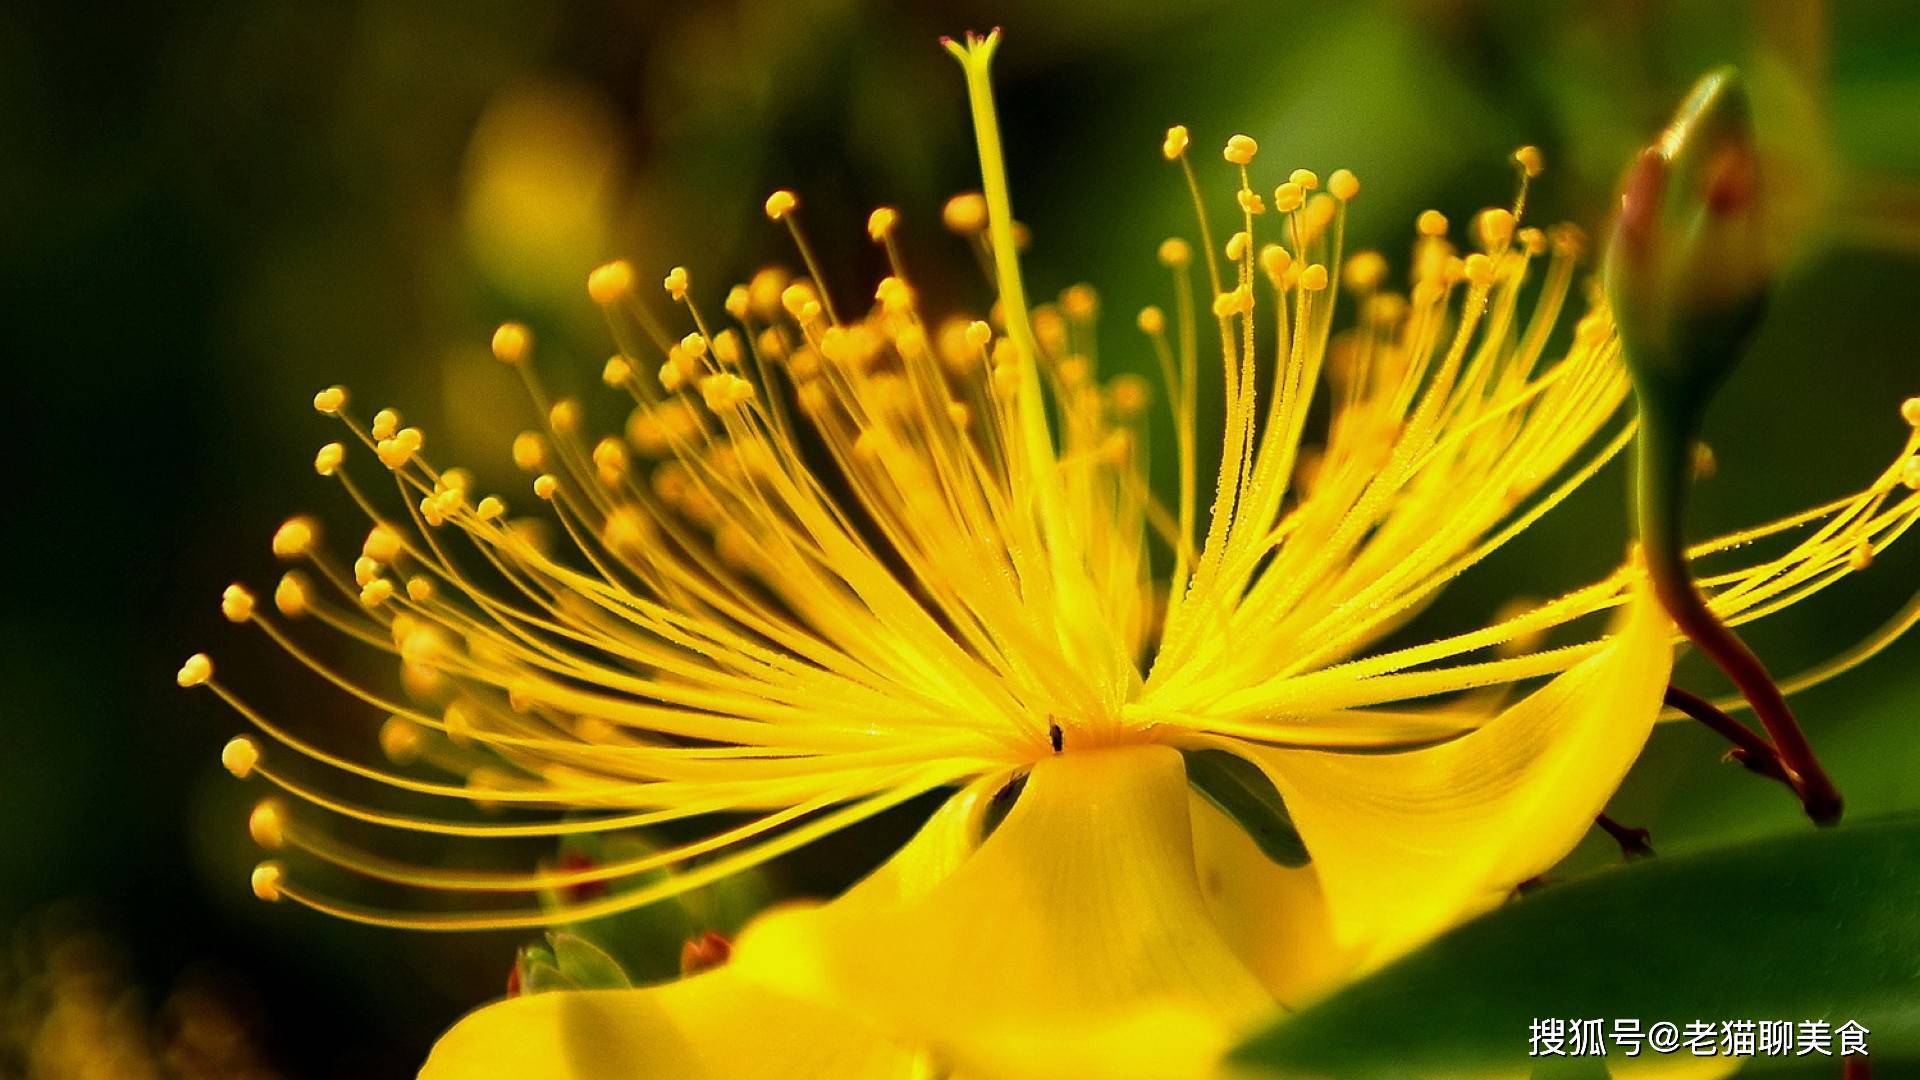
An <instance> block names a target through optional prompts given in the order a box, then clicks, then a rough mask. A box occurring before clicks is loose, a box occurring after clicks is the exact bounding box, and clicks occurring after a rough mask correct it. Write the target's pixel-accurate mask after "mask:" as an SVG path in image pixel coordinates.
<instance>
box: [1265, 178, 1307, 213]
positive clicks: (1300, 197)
mask: <svg viewBox="0 0 1920 1080" xmlns="http://www.w3.org/2000/svg"><path fill="white" fill-rule="evenodd" d="M1306 201H1307V191H1306V189H1305V188H1303V187H1301V186H1300V185H1299V184H1296V183H1294V182H1293V181H1291V180H1289V181H1287V182H1286V183H1284V184H1281V185H1280V186H1279V187H1277V188H1274V189H1273V208H1274V209H1275V210H1278V211H1280V212H1281V213H1283V214H1291V213H1293V212H1294V211H1295V210H1298V209H1300V206H1301V204H1303V203H1305V202H1306Z"/></svg>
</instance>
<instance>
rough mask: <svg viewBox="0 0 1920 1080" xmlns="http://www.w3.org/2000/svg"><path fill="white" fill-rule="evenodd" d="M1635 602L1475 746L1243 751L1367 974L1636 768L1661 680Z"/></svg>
mask: <svg viewBox="0 0 1920 1080" xmlns="http://www.w3.org/2000/svg"><path fill="white" fill-rule="evenodd" d="M1667 634H1668V624H1667V620H1666V618H1665V616H1664V615H1663V614H1662V613H1661V611H1660V608H1659V605H1658V603H1657V602H1656V601H1654V600H1653V599H1652V598H1651V597H1650V596H1648V595H1645V594H1642V595H1638V596H1636V597H1635V599H1634V600H1633V602H1632V604H1631V606H1630V608H1629V610H1628V612H1627V614H1626V616H1625V625H1624V626H1622V627H1621V628H1619V630H1618V631H1617V632H1616V634H1615V636H1614V637H1613V638H1612V640H1611V641H1609V642H1608V644H1607V646H1606V647H1605V648H1604V649H1602V650H1601V651H1600V652H1598V653H1596V654H1595V655H1593V656H1592V657H1590V658H1588V659H1586V660H1584V661H1582V662H1580V663H1579V664H1576V665H1574V666H1573V667H1571V668H1568V669H1567V670H1566V671H1565V672H1563V673H1561V674H1560V675H1559V676H1558V677H1556V678H1555V679H1554V680H1553V681H1552V682H1550V683H1548V684H1546V685H1545V686H1543V687H1541V688H1540V689H1538V690H1536V691H1534V692H1533V693H1532V694H1530V695H1528V696H1527V697H1525V698H1523V699H1521V700H1520V701H1519V702H1517V703H1515V704H1514V705H1512V706H1511V707H1509V708H1508V709H1506V710H1505V711H1504V712H1502V713H1501V714H1500V715H1499V716H1497V717H1495V718H1493V719H1492V720H1491V721H1489V722H1488V723H1487V724H1485V725H1484V726H1482V727H1481V728H1480V729H1479V730H1477V731H1474V732H1471V733H1470V734H1467V735H1463V736H1461V737H1460V738H1458V739H1455V740H1453V741H1452V742H1448V743H1444V744H1441V745H1439V746H1433V747H1428V748H1425V749H1420V750H1412V751H1406V752H1401V753H1389V754H1338V753H1326V752H1322V751H1314V750H1282V749H1274V748H1261V747H1252V746H1247V745H1244V744H1243V745H1242V747H1241V748H1240V751H1239V752H1241V753H1244V754H1246V755H1247V756H1248V757H1249V758H1251V759H1252V760H1254V761H1255V762H1256V763H1257V764H1259V765H1260V766H1261V767H1262V768H1263V769H1265V770H1266V772H1267V774H1268V775H1269V776H1270V777H1271V778H1272V779H1273V782H1274V785H1275V786H1276V787H1278V788H1279V789H1280V793H1281V796H1282V797H1283V798H1284V799H1285V800H1286V804H1287V810H1288V812H1289V813H1290V814H1291V815H1292V817H1293V821H1294V824H1295V826H1296V827H1298V828H1299V830H1300V836H1301V839H1303V840H1304V841H1306V845H1307V850H1308V851H1309V852H1311V853H1312V855H1313V865H1314V868H1315V870H1316V871H1318V873H1319V877H1320V882H1321V885H1322V887H1323V888H1324V889H1325V890H1326V896H1327V901H1328V904H1329V906H1330V908H1331V911H1332V914H1333V923H1334V931H1335V934H1336V936H1337V938H1338V939H1339V941H1340V942H1341V943H1342V944H1343V945H1346V946H1352V947H1357V948H1362V949H1364V950H1365V951H1366V963H1368V964H1370V965H1371V964H1377V963H1381V962H1384V961H1386V960H1388V959H1391V958H1392V957H1393V956H1396V955H1398V954H1399V953H1401V952H1404V951H1405V950H1407V949H1409V948H1411V947H1413V946H1414V945H1417V944H1419V943H1420V942H1422V941H1424V940H1426V939H1427V938H1429V937H1431V936H1432V935H1434V934H1436V933H1438V932H1440V931H1442V930H1444V929H1446V928H1447V927H1449V926H1451V925H1453V924H1454V923H1456V922H1459V921H1460V920H1462V919H1465V918H1469V917H1471V916H1473V915H1475V914H1478V913H1480V912H1481V911H1484V910H1486V909H1488V908H1491V907H1493V906H1494V905H1496V904H1498V903H1500V902H1501V901H1502V900H1503V899H1504V898H1505V897H1506V896H1507V895H1508V893H1509V891H1510V890H1511V889H1512V888H1513V886H1514V885H1516V884H1517V883H1519V882H1521V881H1524V880H1526V879H1527V878H1530V877H1533V876H1535V875H1537V874H1539V873H1542V872H1544V871H1545V870H1546V869H1547V868H1549V867H1551V866H1552V865H1553V864H1554V863H1555V862H1558V861H1559V860H1560V858H1561V857H1562V856H1564V855H1565V854H1566V853H1567V852H1568V851H1569V850H1571V849H1572V848H1573V846H1574V845H1575V844H1576V843H1578V842H1579V841H1580V838H1581V837H1582V836H1584V835H1585V834H1586V832H1587V830H1588V829H1589V828H1590V827H1591V826H1592V824H1593V819H1594V816H1595V815H1596V814H1598V813H1599V812H1600V811H1601V809H1602V808H1603V807H1604V806H1605V805H1606V800H1607V798H1608V797H1609V796H1610V795H1611V794H1612V793H1613V791H1614V789H1615V788H1616V787H1618V786H1619V783H1620V780H1621V778H1622V777H1624V776H1625V775H1626V772H1627V769H1628V767H1629V766H1631V765H1632V764H1633V760H1634V758H1635V757H1637V756H1638V755H1639V753H1640V749H1641V747H1642V746H1643V745H1644V744H1645V742H1646V739H1647V734H1648V732H1649V731H1650V730H1651V729H1652V725H1653V721H1654V717H1655V716H1656V715H1657V714H1658V713H1659V711H1660V702H1661V698H1662V695H1663V693H1664V690H1665V687H1666V683H1667V675H1668V673H1669V671H1670V670H1671V667H1672V659H1673V656H1672V649H1671V647H1670V646H1669V644H1668V638H1667Z"/></svg>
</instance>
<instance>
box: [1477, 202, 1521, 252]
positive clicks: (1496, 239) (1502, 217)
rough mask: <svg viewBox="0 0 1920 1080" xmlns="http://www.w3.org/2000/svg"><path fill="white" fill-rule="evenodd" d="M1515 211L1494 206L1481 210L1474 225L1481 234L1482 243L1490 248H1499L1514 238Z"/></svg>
mask: <svg viewBox="0 0 1920 1080" xmlns="http://www.w3.org/2000/svg"><path fill="white" fill-rule="evenodd" d="M1514 224H1515V222H1514V220H1513V211H1511V210H1508V209H1506V208H1504V207H1499V206H1494V207H1489V208H1487V209H1485V210H1482V211H1480V216H1479V217H1478V218H1477V219H1476V220H1475V221H1474V227H1475V229H1476V231H1478V232H1479V234H1480V243H1481V245H1482V246H1483V247H1486V248H1488V249H1493V248H1498V247H1501V246H1503V245H1504V244H1506V242H1507V241H1508V240H1511V239H1513V227H1514Z"/></svg>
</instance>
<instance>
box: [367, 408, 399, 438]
mask: <svg viewBox="0 0 1920 1080" xmlns="http://www.w3.org/2000/svg"><path fill="white" fill-rule="evenodd" d="M399 430H400V414H399V413H398V412H396V411H394V410H392V409H381V410H380V411H379V412H377V413H374V414H373V422H372V423H370V424H368V425H367V434H369V435H372V436H373V437H374V438H376V439H391V438H393V433H394V432H396V431H399Z"/></svg>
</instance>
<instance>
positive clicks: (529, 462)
mask: <svg viewBox="0 0 1920 1080" xmlns="http://www.w3.org/2000/svg"><path fill="white" fill-rule="evenodd" d="M546 460H547V440H545V439H543V438H541V437H540V434H539V433H538V432H534V431H523V432H521V433H520V434H518V435H515V436H514V437H513V463H514V464H515V465H516V466H518V467H519V468H521V469H524V470H525V471H527V472H532V471H534V470H535V469H538V468H540V467H541V466H543V465H545V464H546Z"/></svg>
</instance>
